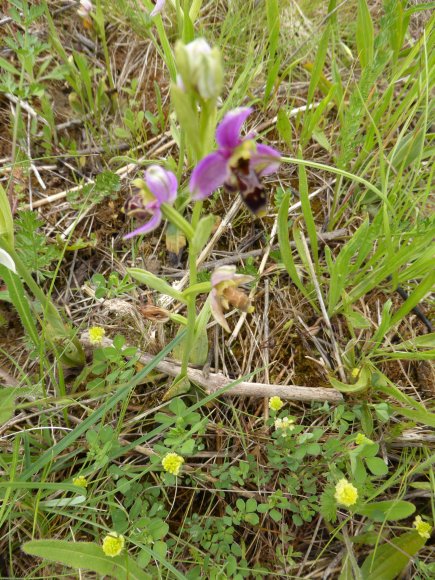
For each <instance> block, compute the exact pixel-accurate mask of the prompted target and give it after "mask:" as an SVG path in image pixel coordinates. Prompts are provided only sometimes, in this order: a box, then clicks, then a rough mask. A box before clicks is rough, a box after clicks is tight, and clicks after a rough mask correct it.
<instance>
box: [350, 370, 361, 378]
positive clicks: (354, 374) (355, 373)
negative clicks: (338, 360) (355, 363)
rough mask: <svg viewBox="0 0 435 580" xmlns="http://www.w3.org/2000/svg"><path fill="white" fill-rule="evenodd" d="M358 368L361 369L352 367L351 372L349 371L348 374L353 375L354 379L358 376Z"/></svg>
mask: <svg viewBox="0 0 435 580" xmlns="http://www.w3.org/2000/svg"><path fill="white" fill-rule="evenodd" d="M360 370H361V369H358V368H354V369H352V372H351V373H350V374H351V375H352V377H353V378H354V379H356V378H357V377H358V375H359V373H360Z"/></svg>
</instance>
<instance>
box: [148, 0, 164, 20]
mask: <svg viewBox="0 0 435 580" xmlns="http://www.w3.org/2000/svg"><path fill="white" fill-rule="evenodd" d="M165 4H166V0H157V2H156V5H155V6H154V8H153V10H152V11H151V12H150V16H151V18H154V16H157V14H160V12H161V11H162V10H163V8H164V7H165Z"/></svg>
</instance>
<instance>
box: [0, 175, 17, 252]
mask: <svg viewBox="0 0 435 580" xmlns="http://www.w3.org/2000/svg"><path fill="white" fill-rule="evenodd" d="M1 237H4V239H5V241H6V243H7V244H9V245H10V246H11V248H12V249H13V247H14V220H13V218H12V211H11V206H10V204H9V200H8V196H7V195H6V191H5V190H4V188H3V187H2V185H1V184H0V238H1ZM4 249H5V250H7V248H4Z"/></svg>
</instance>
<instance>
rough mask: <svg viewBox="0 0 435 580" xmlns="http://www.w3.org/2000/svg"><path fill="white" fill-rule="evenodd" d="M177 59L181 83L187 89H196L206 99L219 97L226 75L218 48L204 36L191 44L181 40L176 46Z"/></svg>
mask: <svg viewBox="0 0 435 580" xmlns="http://www.w3.org/2000/svg"><path fill="white" fill-rule="evenodd" d="M175 60H176V63H177V69H178V73H179V84H180V85H181V86H182V88H183V89H184V90H185V91H188V92H189V91H191V90H193V91H195V92H196V93H197V94H198V95H199V96H200V97H201V98H202V99H203V100H204V101H208V100H210V99H217V97H218V96H219V95H220V93H221V91H222V86H223V76H224V73H223V68H222V59H221V54H220V51H219V49H218V48H216V47H215V48H211V47H210V45H209V44H208V43H207V41H206V40H204V39H203V38H197V39H196V40H193V41H192V42H189V44H183V43H182V42H180V41H179V42H178V43H177V44H176V46H175Z"/></svg>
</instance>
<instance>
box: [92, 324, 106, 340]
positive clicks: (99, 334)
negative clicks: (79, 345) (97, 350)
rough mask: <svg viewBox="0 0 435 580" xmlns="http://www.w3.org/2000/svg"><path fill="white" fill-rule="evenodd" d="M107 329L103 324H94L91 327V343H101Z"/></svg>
mask: <svg viewBox="0 0 435 580" xmlns="http://www.w3.org/2000/svg"><path fill="white" fill-rule="evenodd" d="M105 334H106V331H105V330H104V328H101V326H92V327H91V328H90V329H89V340H90V342H91V344H101V343H102V342H103V338H104V335H105Z"/></svg>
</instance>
